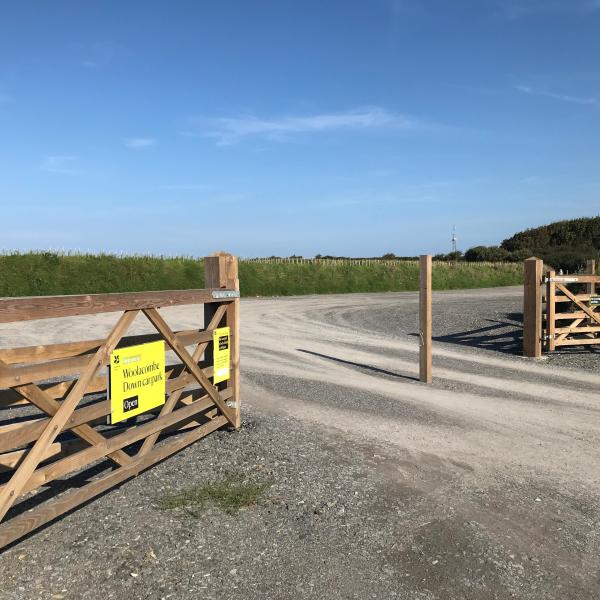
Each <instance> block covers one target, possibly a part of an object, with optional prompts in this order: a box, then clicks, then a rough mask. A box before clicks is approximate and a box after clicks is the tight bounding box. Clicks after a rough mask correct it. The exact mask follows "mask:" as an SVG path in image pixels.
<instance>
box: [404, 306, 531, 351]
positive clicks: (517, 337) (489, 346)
mask: <svg viewBox="0 0 600 600" xmlns="http://www.w3.org/2000/svg"><path fill="white" fill-rule="evenodd" d="M522 318H523V316H522V314H521V313H508V314H506V319H507V320H506V321H496V320H493V319H486V320H487V322H488V323H492V324H491V325H487V326H485V327H479V328H477V329H469V330H467V331H457V332H455V333H449V334H447V335H438V336H433V340H434V341H435V342H446V343H447V344H458V345H459V346H469V347H471V348H481V349H483V350H491V351H492V352H502V353H504V354H514V355H520V354H521V349H522V347H523V333H522V325H521V323H522ZM409 335H411V336H413V337H417V336H418V334H417V333H411V334H409Z"/></svg>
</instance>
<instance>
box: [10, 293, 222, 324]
mask: <svg viewBox="0 0 600 600" xmlns="http://www.w3.org/2000/svg"><path fill="white" fill-rule="evenodd" d="M232 291H233V290H232ZM212 302H223V300H222V299H215V298H213V295H212V290H210V289H202V290H174V291H160V292H128V293H124V294H87V295H82V296H75V295H74V296H36V297H28V298H0V323H12V322H15V321H30V320H33V319H49V318H53V317H73V316H77V315H91V314H97V313H107V312H118V311H130V310H142V309H148V308H164V307H166V306H179V305H182V304H206V303H212Z"/></svg>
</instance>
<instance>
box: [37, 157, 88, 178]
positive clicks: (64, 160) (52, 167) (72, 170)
mask: <svg viewBox="0 0 600 600" xmlns="http://www.w3.org/2000/svg"><path fill="white" fill-rule="evenodd" d="M77 160H78V158H77V156H68V155H57V156H46V157H45V158H44V159H43V160H42V164H41V165H40V169H41V170H42V171H46V172H47V173H59V174H61V175H76V174H78V173H81V171H80V169H78V168H77Z"/></svg>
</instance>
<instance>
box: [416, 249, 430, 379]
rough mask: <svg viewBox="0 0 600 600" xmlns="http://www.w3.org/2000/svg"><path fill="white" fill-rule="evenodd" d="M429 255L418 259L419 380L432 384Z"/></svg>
mask: <svg viewBox="0 0 600 600" xmlns="http://www.w3.org/2000/svg"><path fill="white" fill-rule="evenodd" d="M431 298H432V297H431V255H429V254H424V255H422V256H421V257H420V259H419V379H420V380H421V381H422V382H423V383H431V382H432V373H431V371H432V347H431V346H432V319H431Z"/></svg>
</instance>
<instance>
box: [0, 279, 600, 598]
mask: <svg viewBox="0 0 600 600" xmlns="http://www.w3.org/2000/svg"><path fill="white" fill-rule="evenodd" d="M521 303H522V298H521V289H518V288H502V289H494V290H469V291H456V292H443V293H438V294H435V295H434V322H433V325H434V335H435V336H436V343H435V346H434V384H433V385H432V386H429V387H427V386H423V385H422V384H420V383H419V382H417V381H416V377H417V369H418V365H417V351H418V349H417V342H416V337H415V332H416V330H417V321H416V318H417V295H416V294H414V293H394V294H364V295H363V294H352V295H344V296H309V297H302V298H300V297H298V298H274V299H253V300H244V301H243V302H242V324H243V325H242V336H243V345H242V361H243V364H242V373H243V400H244V406H245V409H244V424H243V427H242V429H241V430H240V431H238V432H230V431H219V432H217V433H215V434H212V435H210V436H209V437H207V438H205V439H204V440H202V441H200V442H198V443H197V444H195V445H193V446H191V447H189V448H187V449H186V450H184V451H183V452H181V453H180V454H178V455H177V456H175V457H173V458H171V459H169V460H167V461H165V462H164V463H162V464H160V465H158V466H157V467H155V468H153V469H151V470H149V471H147V472H146V473H144V474H142V475H141V476H139V477H138V478H136V479H135V480H133V481H131V482H128V483H126V484H125V485H123V486H122V487H120V488H119V489H118V490H115V491H112V492H110V493H108V494H106V495H104V496H103V497H102V498H100V499H98V500H96V501H95V502H92V503H90V504H89V505H87V506H85V507H83V508H81V509H79V510H77V511H75V512H73V513H72V514H70V515H68V516H67V517H65V518H63V519H61V520H59V521H57V522H56V523H54V524H53V525H51V526H49V527H47V528H46V529H44V530H43V531H41V532H39V533H37V534H35V535H33V536H31V537H29V538H28V539H26V540H24V541H22V542H21V543H19V544H17V545H15V546H13V547H12V548H10V549H8V550H7V551H5V552H4V553H3V554H0V570H1V572H2V587H1V588H0V597H1V598H7V599H9V598H10V599H11V600H12V599H25V598H26V599H29V598H38V597H39V598H52V597H54V598H99V597H102V598H116V599H121V598H149V599H154V598H156V599H159V598H219V599H221V598H233V599H237V598H240V599H241V598H250V599H251V598H257V599H258V598H277V599H279V598H281V599H287V598H319V599H323V598H348V599H350V598H356V599H361V600H362V599H364V598H401V599H404V598H406V599H426V600H433V599H439V600H447V599H463V598H464V599H473V600H479V599H481V600H483V599H496V598H497V599H504V598H526V599H530V598H531V599H533V598H535V599H538V598H539V599H542V598H543V599H557V600H558V599H561V600H565V599H582V600H583V599H585V600H590V599H593V598H597V597H600V592H598V590H599V589H600V558H599V557H600V516H599V513H598V510H597V507H598V502H599V500H600V476H599V473H598V468H597V457H598V453H599V450H600V414H599V413H600V396H599V392H600V376H599V375H598V367H599V365H600V362H599V361H600V357H599V356H598V353H597V352H595V351H593V350H589V349H586V350H584V351H570V352H566V353H561V354H556V355H553V356H552V357H550V358H546V359H544V360H542V361H538V362H534V361H530V360H527V359H523V358H521V357H519V356H518V352H519V349H520V318H521V314H520V313H521ZM195 310H197V309H195V308H193V307H192V308H187V307H186V308H174V309H167V310H165V311H164V314H165V316H166V318H167V320H168V321H169V322H172V323H173V325H174V326H177V327H188V326H191V325H193V324H194V311H195ZM113 321H114V315H113V316H110V315H108V316H101V317H99V318H96V319H94V320H91V319H77V320H75V321H73V320H68V319H64V320H56V324H55V325H53V326H52V328H48V326H47V325H45V327H44V329H43V330H42V329H40V326H39V324H38V325H36V324H34V323H32V324H28V325H26V326H25V331H23V328H21V329H19V330H17V328H16V327H13V326H6V327H2V329H0V340H1V341H2V345H7V346H8V345H11V344H12V343H13V342H14V341H15V339H17V333H18V335H19V339H20V340H23V339H24V338H25V341H22V343H23V344H27V343H41V342H42V341H44V340H43V339H40V337H42V338H43V337H44V336H46V340H47V341H51V340H52V339H58V338H60V337H61V336H64V332H65V331H67V330H68V328H69V327H72V326H73V323H76V324H77V327H78V328H79V329H78V330H77V331H78V332H80V333H81V335H80V336H79V337H81V338H85V337H90V336H92V335H93V336H96V335H102V333H104V332H105V331H106V330H107V328H108V327H109V326H110V324H111V323H112V322H113ZM135 329H136V331H137V332H142V331H144V330H146V327H145V326H144V325H143V324H141V323H140V324H136V327H135ZM28 340H31V341H28ZM34 340H35V342H34ZM231 472H233V473H236V474H237V476H239V477H241V478H243V479H246V480H251V481H257V482H261V483H267V484H269V488H268V491H267V492H266V493H265V495H264V496H263V497H262V498H261V499H260V501H259V502H258V503H257V504H256V505H254V506H251V507H249V508H246V509H243V510H242V511H241V512H240V513H239V514H237V515H227V514H225V513H223V512H221V511H220V510H219V509H217V508H215V507H209V508H208V509H206V510H205V512H204V513H202V515H200V516H194V515H192V514H190V513H189V512H187V511H185V510H183V509H176V510H173V511H169V512H165V511H161V510H159V509H158V506H157V499H158V498H160V496H161V495H162V494H164V493H167V492H173V491H177V490H180V489H182V488H184V487H186V486H188V485H190V484H193V483H200V482H204V481H207V480H208V481H219V480H220V479H222V478H223V477H224V476H225V475H226V474H227V473H231Z"/></svg>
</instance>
